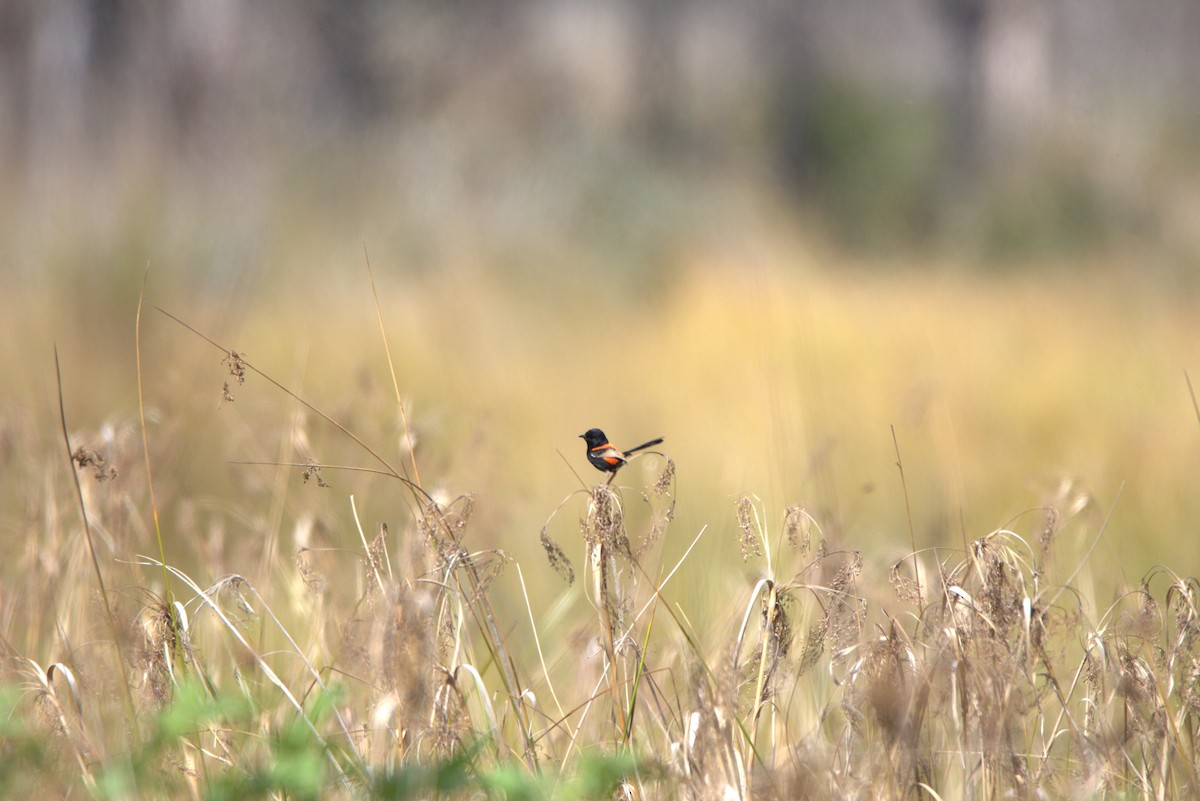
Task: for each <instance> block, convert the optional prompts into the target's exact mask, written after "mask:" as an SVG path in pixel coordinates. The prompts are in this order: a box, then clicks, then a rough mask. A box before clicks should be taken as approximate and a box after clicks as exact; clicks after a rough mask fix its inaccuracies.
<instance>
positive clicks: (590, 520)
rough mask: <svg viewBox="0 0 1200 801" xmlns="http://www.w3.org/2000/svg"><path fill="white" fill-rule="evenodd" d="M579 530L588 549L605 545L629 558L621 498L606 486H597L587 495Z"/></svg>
mask: <svg viewBox="0 0 1200 801" xmlns="http://www.w3.org/2000/svg"><path fill="white" fill-rule="evenodd" d="M580 528H581V530H582V532H583V540H584V542H585V543H587V545H588V547H589V548H590V547H593V546H595V545H605V546H607V547H608V548H609V549H611V550H612V551H613V552H615V553H621V554H624V555H625V556H630V555H631V552H630V548H629V538H628V536H626V534H625V513H624V510H623V509H622V507H621V498H620V495H619V494H618V493H617V491H616V490H615V489H613V488H612V487H611V486H609V485H608V484H599V485H597V486H595V487H593V488H592V490H591V492H590V493H589V500H588V505H587V512H586V514H585V516H584V518H583V520H582V521H580Z"/></svg>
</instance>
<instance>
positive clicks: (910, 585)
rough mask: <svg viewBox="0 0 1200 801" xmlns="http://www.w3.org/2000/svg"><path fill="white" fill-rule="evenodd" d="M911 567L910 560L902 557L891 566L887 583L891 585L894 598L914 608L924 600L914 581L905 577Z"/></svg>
mask: <svg viewBox="0 0 1200 801" xmlns="http://www.w3.org/2000/svg"><path fill="white" fill-rule="evenodd" d="M911 567H912V558H911V557H908V556H906V557H904V558H903V559H901V560H900V561H899V562H896V564H894V565H892V569H891V571H890V572H889V573H888V583H889V584H891V585H892V591H893V592H895V593H896V597H897V598H899V599H900V600H901V601H903V602H905V603H909V604H913V605H914V606H920V604H921V602H922V601H923V600H924V599H923V598H922V597H921V589H920V586H919V585H918V584H917V582H916V581H914V580H913V579H911V578H909V577H908V576H907V575H905V571H906V570H908V569H909V568H911Z"/></svg>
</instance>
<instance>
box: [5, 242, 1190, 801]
mask: <svg viewBox="0 0 1200 801" xmlns="http://www.w3.org/2000/svg"><path fill="white" fill-rule="evenodd" d="M839 260H840V261H839ZM358 261H361V259H358ZM372 261H373V262H374V265H375V281H376V286H377V289H378V307H377V306H376V301H375V299H374V297H373V295H372V292H371V287H370V282H369V278H368V275H367V272H366V269H365V268H364V267H362V266H360V265H359V264H357V263H356V260H355V258H354V257H353V256H351V255H347V256H346V258H345V259H344V263H345V265H348V266H346V267H345V268H344V269H341V270H340V271H339V272H338V273H337V274H336V276H333V275H330V276H328V277H324V278H313V277H312V276H313V275H314V273H312V271H309V272H307V273H305V274H304V275H305V278H303V279H302V280H297V281H295V282H294V283H293V282H290V281H288V280H286V279H285V278H282V277H274V278H272V279H271V280H270V281H267V282H265V283H264V285H263V286H259V287H257V288H256V289H255V290H254V291H253V292H247V293H246V294H245V295H242V296H232V295H231V296H230V297H226V298H220V299H214V298H212V297H209V296H193V295H189V294H188V293H187V292H184V291H181V290H178V289H177V288H175V287H174V286H173V285H172V283H171V281H170V280H169V279H164V278H163V277H162V276H161V275H159V274H157V273H156V271H155V269H154V268H151V270H150V272H149V276H148V281H147V290H146V297H145V302H144V304H143V305H142V307H141V315H140V325H139V329H138V330H139V331H140V334H139V336H138V337H137V338H136V339H135V321H136V320H137V315H138V295H139V291H140V287H139V282H140V280H141V275H140V274H138V275H136V276H134V275H132V274H130V275H127V276H125V277H124V278H122V279H121V280H120V281H119V282H117V286H118V287H119V289H110V290H107V293H106V294H104V296H103V298H101V299H99V300H97V299H96V296H95V295H93V294H91V292H92V290H94V289H95V287H94V286H92V284H89V283H88V282H87V281H82V282H81V286H76V287H68V286H65V285H64V284H62V283H57V284H56V283H55V282H51V281H46V282H44V283H43V284H41V285H37V284H33V283H30V284H28V285H25V286H22V287H20V290H19V291H20V300H21V301H22V302H20V303H14V304H12V308H11V310H10V311H9V312H7V313H6V315H5V316H4V319H3V320H2V321H0V326H2V329H0V334H2V335H3V336H2V339H3V344H2V345H0V348H2V349H0V357H2V359H3V363H4V365H5V368H4V371H5V376H6V386H5V388H4V389H2V390H0V460H2V462H0V463H2V464H3V473H4V475H5V481H4V482H3V487H0V501H2V506H0V524H2V526H3V529H2V531H0V547H2V548H3V551H2V552H3V554H4V557H5V558H4V566H3V574H2V579H3V586H4V588H5V589H4V591H3V594H2V595H0V635H2V636H3V647H4V650H5V656H6V660H5V665H6V679H7V683H8V686H9V687H10V688H13V689H12V690H10V692H9V694H8V695H5V696H3V697H4V700H5V704H6V706H7V707H8V708H7V709H6V710H5V715H6V717H7V723H6V724H5V725H7V726H8V729H7V730H6V731H5V733H4V737H5V738H6V740H5V742H6V743H7V745H5V746H4V751H3V763H4V765H3V769H2V770H0V789H2V790H3V794H4V795H10V794H15V793H18V792H23V793H26V794H33V795H36V796H39V797H52V796H68V795H70V796H72V797H81V796H83V795H92V796H96V797H103V798H126V797H130V798H132V797H177V798H250V797H270V798H284V797H286V798H306V797H347V798H352V797H371V798H375V797H379V798H431V797H495V798H501V797H509V798H541V797H547V798H549V797H554V798H583V797H589V798H590V797H597V798H608V797H623V798H624V797H630V798H705V799H707V798H749V797H758V798H792V797H813V798H859V797H875V798H1010V797H1015V798H1035V797H1063V798H1066V797H1071V798H1181V797H1194V796H1195V794H1196V793H1197V777H1196V766H1197V759H1196V754H1195V748H1196V746H1195V734H1196V732H1197V725H1198V724H1200V702H1197V700H1196V682H1197V676H1198V675H1200V654H1197V653H1196V648H1195V643H1194V642H1193V640H1194V639H1195V635H1196V633H1197V632H1198V631H1200V629H1198V628H1197V622H1196V605H1197V598H1196V593H1197V591H1198V590H1200V587H1198V585H1197V583H1196V581H1195V580H1194V579H1189V578H1188V577H1190V576H1195V575H1198V574H1200V548H1198V546H1197V542H1198V541H1200V540H1198V539H1197V534H1198V533H1200V532H1198V530H1197V521H1200V494H1197V493H1196V491H1195V490H1196V476H1197V475H1198V472H1197V467H1198V459H1200V412H1198V410H1197V408H1196V404H1195V400H1194V398H1193V397H1192V396H1191V394H1190V393H1189V386H1188V381H1187V378H1186V376H1187V375H1190V377H1191V381H1192V383H1193V385H1195V384H1197V383H1200V325H1198V324H1197V320H1196V315H1195V308H1196V307H1195V303H1194V290H1192V289H1191V288H1190V287H1187V286H1180V285H1178V282H1176V283H1175V284H1172V283H1170V282H1168V281H1166V280H1165V279H1164V280H1157V279H1154V278H1153V277H1150V276H1148V275H1147V274H1142V275H1133V274H1132V273H1131V272H1130V271H1129V270H1127V269H1121V267H1122V265H1119V264H1113V263H1111V262H1113V261H1117V260H1116V259H1109V260H1106V261H1104V262H1103V263H1095V264H1092V263H1071V264H1060V265H1055V267H1054V268H1053V269H1042V270H1018V271H1013V272H1010V273H1004V272H1001V273H996V274H986V275H981V274H979V273H975V272H970V271H963V270H956V269H953V268H951V267H949V266H945V265H937V264H934V265H916V264H906V263H900V264H897V263H884V264H880V263H878V261H879V260H877V263H871V264H866V263H846V258H845V257H844V256H839V255H837V254H835V253H826V252H824V251H821V250H820V249H814V250H803V249H800V248H795V249H794V250H792V251H787V252H782V251H781V252H764V253H758V254H753V256H744V257H742V258H732V257H711V256H705V257H697V258H687V259H681V264H680V266H679V267H678V268H677V269H676V270H674V271H673V272H672V274H671V280H670V281H669V282H667V283H665V284H664V285H655V286H653V287H652V288H649V289H647V290H646V291H645V292H641V293H639V292H635V291H629V290H628V289H627V288H624V289H623V288H618V287H614V286H612V285H611V284H609V283H607V282H606V281H605V280H604V279H603V278H596V279H594V280H592V281H590V282H585V281H582V280H578V279H575V278H566V277H564V278H563V279H562V280H561V281H551V282H548V284H547V285H544V286H535V285H523V284H516V285H514V284H512V283H509V282H506V281H505V280H503V279H502V278H501V277H500V276H498V275H497V274H496V273H495V272H486V271H483V270H481V269H480V270H476V269H469V268H464V269H462V270H458V271H454V270H448V271H445V272H443V273H438V274H425V275H422V276H419V277H414V276H411V275H397V274H396V272H395V271H394V270H393V269H389V268H390V267H391V265H388V264H386V259H383V258H380V257H377V256H374V255H373V257H372ZM835 265H836V266H835ZM280 272H281V273H282V270H281V271H280ZM155 307H160V308H161V309H162V310H165V311H166V312H169V313H170V315H174V316H175V317H177V318H179V319H180V320H182V321H184V322H186V323H187V325H189V326H192V327H193V328H194V329H195V330H196V331H198V332H200V333H201V334H203V335H204V336H205V337H208V338H210V339H211V340H213V341H214V342H215V343H217V344H218V345H219V346H220V348H222V349H224V350H226V351H229V350H232V351H236V352H237V353H238V354H239V355H240V358H242V359H244V360H245V362H246V363H247V364H248V365H249V366H250V367H249V369H247V370H246V375H245V382H244V383H238V381H237V380H236V379H235V378H234V377H231V375H230V366H231V364H230V361H231V360H229V359H228V356H227V354H226V353H222V350H219V349H218V348H217V347H214V345H213V344H211V343H210V342H206V341H205V340H204V338H203V337H201V336H199V335H197V333H194V332H193V331H189V330H188V329H187V328H186V327H184V326H183V325H180V324H179V323H178V322H176V321H175V320H172V319H171V318H170V317H168V316H166V315H164V314H163V313H161V312H160V311H159V310H158V308H155ZM377 308H378V312H379V315H378V316H377ZM379 317H382V333H381V325H380V320H379ZM385 338H386V346H387V348H386V349H385ZM54 345H57V348H58V355H59V359H60V362H61V380H62V395H63V404H64V410H65V422H66V427H67V429H68V431H69V436H70V444H71V447H72V449H76V448H79V447H80V446H83V447H87V448H90V449H92V450H93V451H94V452H95V453H96V454H98V456H99V457H103V459H104V460H105V462H104V464H105V465H107V466H110V467H112V468H115V470H116V471H117V474H116V476H115V477H112V478H109V479H108V480H103V481H100V480H97V478H96V472H97V468H96V466H95V465H89V466H86V467H85V468H83V469H79V470H77V471H76V474H77V476H78V479H79V485H80V493H81V496H82V499H83V505H84V507H85V508H86V512H87V520H88V523H89V524H90V528H91V531H90V535H85V530H84V526H83V522H82V520H83V518H82V516H81V514H80V502H79V500H78V498H77V496H76V491H75V485H74V483H73V481H72V478H71V472H72V471H71V468H70V464H69V461H68V456H67V449H66V446H65V445H64V442H63V437H62V431H61V422H60V415H59V408H58V394H57V393H58V389H57V385H56V379H55V356H54V350H53V347H54ZM139 345H140V358H141V374H140V379H141V397H142V408H141V409H139V374H138V369H137V355H138V353H139ZM389 350H390V361H391V366H392V367H394V370H395V384H393V380H392V373H391V370H390V369H389V359H388V352H389ZM223 359H224V360H225V361H224V362H223ZM232 361H233V362H236V361H237V360H236V359H235V360H232ZM263 374H265V375H266V376H269V378H270V379H271V380H273V381H274V382H278V384H279V385H282V387H284V388H286V391H285V390H284V389H280V388H279V387H278V386H275V385H273V383H272V381H271V380H268V379H267V378H265V377H264V375H263ZM227 383H228V389H229V393H230V395H231V396H232V400H230V399H226V400H222V394H223V385H226V384H227ZM297 396H298V397H300V398H303V399H304V401H306V402H307V403H308V404H311V406H307V407H306V406H305V405H303V404H301V403H300V402H299V401H298V400H297ZM397 396H399V399H400V400H401V401H402V403H398V401H397ZM402 409H403V412H402ZM143 416H144V420H145V430H144V433H145V438H146V439H145V441H146V443H147V445H148V450H144V449H143V439H142V437H143V424H142V419H143ZM331 420H332V421H336V422H337V423H339V424H341V425H342V426H344V427H345V428H346V429H348V430H349V431H351V432H353V433H354V435H355V436H357V437H358V438H359V439H360V440H361V444H360V443H356V442H355V441H354V440H353V439H352V438H350V437H349V436H347V435H346V434H345V433H344V432H342V431H340V430H338V428H337V427H336V426H335V425H333V424H332V423H331V422H330V421H331ZM593 426H599V427H602V428H604V429H605V431H607V432H608V433H609V435H610V436H611V437H612V439H613V441H614V442H615V443H616V444H617V445H626V446H629V445H633V444H635V443H638V442H641V441H643V440H646V439H649V438H651V437H654V436H663V437H665V442H664V443H663V444H662V445H661V446H659V447H658V448H656V449H654V450H655V451H657V452H659V453H651V454H648V455H646V456H644V457H641V458H639V459H637V460H635V461H634V462H633V463H632V464H631V465H630V466H629V467H627V468H625V469H624V470H623V471H621V472H620V473H619V474H618V478H617V480H616V481H615V482H614V484H613V487H614V488H616V494H615V495H614V494H610V493H608V492H605V491H604V490H603V489H597V488H596V485H597V484H599V483H600V482H601V481H602V478H603V477H602V476H601V475H600V474H599V473H597V472H595V471H594V470H593V469H592V468H591V467H590V466H589V465H588V464H587V462H586V460H585V459H584V453H583V444H582V442H581V441H580V440H579V439H578V438H577V437H578V434H580V433H581V432H582V431H584V430H585V429H587V428H590V427H593ZM410 442H415V443H416V446H415V449H412V450H410V449H409V448H408V447H406V445H407V443H410ZM368 448H369V450H368ZM371 451H374V453H375V454H377V456H378V457H379V458H377V457H376V456H375V455H373V454H372V453H371ZM309 460H311V462H312V463H313V464H319V465H322V467H321V469H320V471H319V473H317V474H315V475H311V474H310V477H309V478H308V479H306V478H305V476H304V473H305V467H304V464H305V463H306V462H308V461H309ZM898 461H899V463H900V466H901V467H902V470H901V469H898V466H897V462H898ZM246 463H250V464H246ZM147 465H148V466H149V477H151V478H152V479H153V487H154V496H153V499H152V497H151V495H150V494H149V483H148V481H147V479H148V475H147ZM288 465H298V466H288ZM344 467H359V468H371V469H372V470H373V471H382V472H383V473H387V472H392V471H395V472H402V473H403V474H404V475H405V476H406V477H407V479H408V481H407V482H406V481H402V480H400V479H399V478H397V477H396V476H395V475H383V474H381V473H380V472H364V471H352V470H346V469H339V468H344ZM317 476H319V478H320V480H321V481H322V482H324V483H325V484H327V485H328V486H318V480H317ZM467 495H469V496H471V498H472V500H471V501H470V502H469V503H468V502H466V501H463V500H455V499H460V498H461V496H467ZM614 504H616V506H614ZM468 511H469V514H468V513H467V512H468ZM155 513H157V527H158V532H159V533H156V523H155ZM355 513H357V521H358V522H357V523H356V520H355ZM381 523H382V524H386V526H387V530H386V534H384V535H383V536H380V537H379V538H377V535H380V532H381V529H380V524H381ZM360 526H361V528H360ZM543 529H544V531H545V535H546V536H547V537H548V538H549V540H550V541H552V542H553V543H555V544H557V546H558V547H559V548H561V551H562V554H563V555H564V556H565V557H566V558H567V559H569V560H570V561H571V563H572V565H573V568H574V573H575V581H574V583H573V584H571V585H568V584H567V583H566V582H565V581H564V580H563V578H562V577H561V576H560V574H559V572H556V570H555V569H554V567H553V566H552V565H551V564H550V562H549V561H548V560H547V556H546V553H544V551H543V542H542V533H543ZM648 532H654V533H655V534H658V535H661V536H660V537H659V538H658V539H657V541H655V542H651V543H650V544H649V546H648V547H647V548H646V550H644V551H642V550H640V548H639V544H640V543H643V542H644V541H645V538H646V535H647V533H648ZM89 542H90V545H89ZM756 549H757V551H758V552H759V553H758V555H753V554H752V553H751V554H749V555H748V556H747V551H751V552H752V551H754V550H756ZM914 551H915V557H914ZM93 553H94V557H93ZM163 557H165V561H166V563H167V564H168V565H170V566H171V568H173V569H175V570H177V571H179V573H177V574H175V573H173V574H171V577H170V587H169V589H168V588H167V587H166V586H165V582H164V577H165V576H166V575H167V571H165V570H164V569H163V568H162V567H161V566H158V565H156V564H153V562H154V561H155V560H160V559H162V558H163ZM93 559H94V561H93ZM914 564H917V565H919V574H918V575H919V584H914V582H913V576H914V570H913V565H914ZM1156 566H1162V567H1161V568H1159V567H1156ZM1164 568H1165V569H1164ZM97 574H99V578H98V575H97ZM231 576H237V577H240V578H238V579H236V580H235V579H232V578H230V577H231ZM101 578H102V580H103V582H104V587H103V590H102V589H101V586H100V579H101ZM1144 581H1145V582H1147V583H1145V584H1143V582H1144ZM189 582H190V583H189ZM193 585H194V586H193ZM199 588H208V589H209V590H210V592H209V593H208V594H207V595H201V594H199V593H198V592H197V590H198V589H199ZM655 588H658V592H657V593H656V591H655ZM169 599H175V600H177V601H179V602H180V603H181V604H183V606H184V608H185V609H186V612H187V626H186V629H184V630H180V631H179V632H178V633H177V634H172V629H171V625H170V623H171V620H172V615H171V609H172V607H171V606H170V605H169V604H166V603H165V602H166V601H168V600H169ZM206 599H207V600H206ZM108 610H111V613H110V612H109V611H108ZM175 619H176V620H177V619H178V618H175ZM52 665H53V666H55V668H53V669H51V666H52ZM606 666H607V667H606ZM76 692H77V693H78V694H77V695H76V694H75V693H76ZM300 710H303V711H302V712H301V711H300ZM63 766H66V767H63ZM439 771H440V772H439ZM439 777H440V778H439ZM443 779H444V780H445V784H439V782H440V781H442V780H443ZM589 782H590V783H589ZM614 793H615V795H614Z"/></svg>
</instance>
